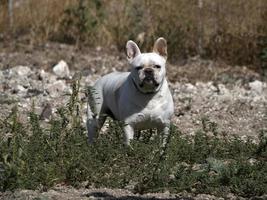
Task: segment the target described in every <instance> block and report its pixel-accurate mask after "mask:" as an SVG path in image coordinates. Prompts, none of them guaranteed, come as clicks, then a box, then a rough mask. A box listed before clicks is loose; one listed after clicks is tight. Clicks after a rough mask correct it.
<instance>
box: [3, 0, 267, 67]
mask: <svg viewBox="0 0 267 200" xmlns="http://www.w3.org/2000/svg"><path fill="white" fill-rule="evenodd" d="M14 1H15V6H14V25H13V28H12V32H13V33H16V34H14V35H15V36H20V35H25V34H26V35H28V36H30V41H31V42H32V43H35V42H44V41H47V40H56V41H61V42H67V43H76V44H78V45H84V44H87V45H91V46H98V45H100V46H110V45H112V44H115V45H116V46H117V47H118V49H120V50H122V49H124V45H125V42H126V41H127V40H128V39H134V40H136V41H137V42H138V43H139V45H140V46H141V48H142V49H144V50H149V49H150V48H151V44H152V43H153V41H154V40H155V38H157V37H159V36H164V37H166V38H167V40H168V41H170V42H169V50H170V51H169V54H170V55H171V58H172V59H173V60H175V59H179V58H187V57H188V56H194V55H198V54H201V55H202V56H203V57H207V58H211V59H222V60H224V61H226V62H228V63H230V64H239V65H243V64H256V65H257V66H261V67H262V66H263V65H264V64H265V63H264V62H266V61H265V60H264V61H263V60H262V59H261V57H260V56H259V55H260V53H262V51H263V50H264V49H266V48H267V42H266V41H267V39H266V36H267V29H266V18H267V4H266V1H265V0H248V1H243V0H236V1H231V0H226V1H223V0H217V1H213V0H202V2H203V7H202V9H200V8H199V4H198V3H199V1H198V0H179V1H177V0H167V1H161V0H153V1H152V0H129V1H124V0H44V1H37V0H27V1H26V0H20V1H18V0H17V1H16V0H14ZM16 2H20V3H16ZM9 31H10V30H9V26H8V13H7V3H0V32H1V33H10V32H9Z"/></svg>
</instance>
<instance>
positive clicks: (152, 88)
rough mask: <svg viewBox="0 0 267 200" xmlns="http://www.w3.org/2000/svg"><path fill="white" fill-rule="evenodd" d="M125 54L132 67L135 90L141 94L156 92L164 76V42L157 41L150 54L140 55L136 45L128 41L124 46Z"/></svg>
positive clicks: (165, 50)
mask: <svg viewBox="0 0 267 200" xmlns="http://www.w3.org/2000/svg"><path fill="white" fill-rule="evenodd" d="M126 52H127V58H128V61H129V63H130V65H131V67H132V70H131V77H132V79H133V81H134V84H135V85H136V87H137V89H138V90H140V91H141V92H143V93H154V92H157V91H158V90H159V89H160V87H161V85H162V83H163V81H164V79H165V75H166V68H165V64H166V60H167V42H166V40H165V39H164V38H159V39H157V40H156V42H155V43H154V48H153V52H151V53H141V51H140V49H139V47H138V46H137V44H136V43H135V42H133V41H131V40H130V41H128V42H127V44H126Z"/></svg>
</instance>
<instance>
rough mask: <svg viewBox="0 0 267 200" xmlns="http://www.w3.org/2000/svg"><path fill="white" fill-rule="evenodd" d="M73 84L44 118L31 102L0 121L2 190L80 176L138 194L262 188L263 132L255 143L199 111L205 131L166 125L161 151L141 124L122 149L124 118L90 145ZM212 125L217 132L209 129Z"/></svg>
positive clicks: (252, 192) (254, 192)
mask: <svg viewBox="0 0 267 200" xmlns="http://www.w3.org/2000/svg"><path fill="white" fill-rule="evenodd" d="M72 89H73V92H72V94H71V95H70V99H69V102H68V103H67V104H66V105H65V106H62V107H61V108H58V109H57V113H56V115H55V116H54V117H52V119H51V120H50V121H49V123H48V124H45V125H44V124H43V122H41V121H40V120H39V117H38V115H37V114H36V113H35V109H34V104H33V106H32V109H31V111H30V112H29V114H28V116H29V120H28V121H26V122H22V121H20V120H19V119H20V117H19V115H20V114H19V111H18V109H17V108H16V107H14V108H13V110H12V112H11V114H10V115H9V116H7V117H6V119H3V120H0V180H1V181H0V190H1V191H6V190H14V189H17V188H27V189H37V188H39V189H43V190H46V189H48V188H49V187H52V186H53V185H54V184H57V183H65V184H71V185H73V186H76V187H79V186H81V183H83V182H84V181H86V182H87V186H94V187H109V188H132V189H133V190H134V191H135V192H139V193H146V192H159V191H164V190H169V191H171V192H175V193H179V192H182V191H188V192H191V193H196V194H197V193H209V194H213V195H217V196H226V195H227V194H228V192H231V193H234V194H236V195H240V196H243V197H252V196H260V195H263V194H264V193H266V191H265V188H266V187H267V185H266V183H267V181H266V177H267V171H266V169H267V164H266V161H265V160H264V158H265V155H266V137H265V135H264V133H262V134H261V135H260V136H259V141H260V142H259V143H258V144H255V143H254V142H253V141H252V140H247V141H243V140H241V139H240V138H239V137H237V136H236V137H227V136H225V135H221V134H220V132H218V131H217V129H216V128H214V127H216V126H214V125H212V123H211V122H212V121H211V120H210V119H208V118H205V119H204V118H203V120H202V121H203V130H200V131H198V132H196V133H195V135H194V136H191V137H189V136H186V135H183V134H182V133H181V132H180V131H179V130H178V129H177V127H175V126H174V125H172V126H171V138H170V142H169V143H168V146H167V149H166V154H165V155H164V156H162V154H161V153H160V141H161V139H160V138H161V137H160V136H159V135H155V137H153V139H148V138H149V137H150V135H151V131H142V132H141V133H140V134H141V135H140V139H139V140H137V139H135V140H133V142H132V144H131V145H132V148H127V147H126V146H124V145H123V142H122V140H123V131H122V124H121V123H120V122H116V121H113V120H111V119H108V124H109V128H108V130H107V131H106V132H105V133H103V134H100V135H99V136H98V138H97V139H96V142H95V145H88V144H87V136H86V130H85V128H84V125H83V124H82V122H81V120H80V119H81V112H80V110H81V109H82V107H83V105H82V102H81V101H80V98H79V93H80V86H79V81H74V82H73V86H72ZM89 100H90V98H89ZM77 108H79V109H77ZM77 119H79V120H77ZM214 130H216V131H215V132H216V134H214V135H209V134H208V133H209V132H210V131H214ZM152 132H153V131H152ZM251 159H253V160H254V161H253V162H250V160H251Z"/></svg>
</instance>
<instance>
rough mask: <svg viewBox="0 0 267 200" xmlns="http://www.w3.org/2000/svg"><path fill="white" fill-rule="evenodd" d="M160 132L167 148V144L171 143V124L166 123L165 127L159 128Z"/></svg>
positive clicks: (164, 146)
mask: <svg viewBox="0 0 267 200" xmlns="http://www.w3.org/2000/svg"><path fill="white" fill-rule="evenodd" d="M159 131H160V133H161V134H162V147H163V148H166V146H167V144H168V143H169V139H170V138H169V137H170V126H169V125H166V126H165V127H163V128H161V129H159Z"/></svg>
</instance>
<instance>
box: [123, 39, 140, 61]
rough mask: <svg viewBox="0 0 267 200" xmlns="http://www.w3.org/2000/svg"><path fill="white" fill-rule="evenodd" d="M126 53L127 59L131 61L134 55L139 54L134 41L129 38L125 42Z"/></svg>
mask: <svg viewBox="0 0 267 200" xmlns="http://www.w3.org/2000/svg"><path fill="white" fill-rule="evenodd" d="M126 54H127V59H128V61H129V62H131V61H132V60H133V59H134V58H135V57H136V56H138V55H139V54H141V51H140V49H139V47H138V46H137V44H136V43H135V42H134V41H132V40H129V41H128V42H127V44H126Z"/></svg>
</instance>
